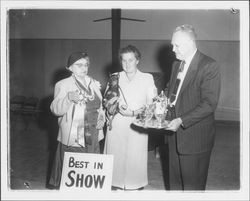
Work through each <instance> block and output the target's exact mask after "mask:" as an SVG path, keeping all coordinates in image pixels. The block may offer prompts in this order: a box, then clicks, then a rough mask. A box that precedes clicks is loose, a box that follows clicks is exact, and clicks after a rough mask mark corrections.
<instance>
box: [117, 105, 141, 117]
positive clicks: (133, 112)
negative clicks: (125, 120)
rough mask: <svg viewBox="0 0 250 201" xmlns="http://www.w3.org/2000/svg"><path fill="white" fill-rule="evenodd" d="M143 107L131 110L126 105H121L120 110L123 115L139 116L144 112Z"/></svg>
mask: <svg viewBox="0 0 250 201" xmlns="http://www.w3.org/2000/svg"><path fill="white" fill-rule="evenodd" d="M143 109H144V108H143V107H142V108H140V109H138V110H131V109H129V108H127V107H125V106H124V105H119V112H120V113H121V115H123V116H126V117H134V116H137V115H138V114H140V113H142V111H143Z"/></svg>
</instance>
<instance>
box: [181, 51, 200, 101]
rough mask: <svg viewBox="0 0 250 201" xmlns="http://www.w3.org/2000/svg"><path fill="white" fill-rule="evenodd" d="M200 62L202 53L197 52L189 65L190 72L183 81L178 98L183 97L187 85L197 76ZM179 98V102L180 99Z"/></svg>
mask: <svg viewBox="0 0 250 201" xmlns="http://www.w3.org/2000/svg"><path fill="white" fill-rule="evenodd" d="M199 61H200V52H199V51H198V50H197V52H196V53H195V55H194V57H193V59H192V61H191V63H190V65H189V68H188V71H187V74H186V76H185V79H184V81H183V84H182V86H181V89H180V92H179V95H178V97H180V96H181V94H182V92H183V91H184V90H185V88H186V87H187V85H188V84H189V82H190V81H191V80H192V79H194V77H195V75H196V71H197V69H198V62H199ZM178 97H177V102H178V99H179V98H178Z"/></svg>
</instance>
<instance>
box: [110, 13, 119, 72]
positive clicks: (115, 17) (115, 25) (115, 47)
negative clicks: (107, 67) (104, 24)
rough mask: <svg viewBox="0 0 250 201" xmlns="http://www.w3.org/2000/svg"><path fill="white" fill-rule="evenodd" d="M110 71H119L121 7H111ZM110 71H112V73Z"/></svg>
mask: <svg viewBox="0 0 250 201" xmlns="http://www.w3.org/2000/svg"><path fill="white" fill-rule="evenodd" d="M111 12H112V17H111V19H112V71H113V72H117V71H120V70H121V69H120V62H119V49H120V40H121V9H112V10H111ZM113 72H112V73H113Z"/></svg>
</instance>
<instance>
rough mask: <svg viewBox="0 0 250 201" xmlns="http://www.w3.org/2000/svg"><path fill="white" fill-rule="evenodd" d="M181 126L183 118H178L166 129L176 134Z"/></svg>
mask: <svg viewBox="0 0 250 201" xmlns="http://www.w3.org/2000/svg"><path fill="white" fill-rule="evenodd" d="M181 124H182V120H181V118H176V119H173V120H172V121H171V122H170V123H169V124H168V126H167V127H166V128H165V129H166V130H170V131H174V132H176V131H177V130H178V128H179V127H180V126H181Z"/></svg>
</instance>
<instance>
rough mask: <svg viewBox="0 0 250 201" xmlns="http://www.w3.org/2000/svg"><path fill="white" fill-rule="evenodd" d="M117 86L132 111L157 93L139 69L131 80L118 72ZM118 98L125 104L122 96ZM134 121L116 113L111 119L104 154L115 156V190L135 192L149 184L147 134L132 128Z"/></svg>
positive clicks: (152, 81) (152, 82)
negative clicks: (117, 188)
mask: <svg viewBox="0 0 250 201" xmlns="http://www.w3.org/2000/svg"><path fill="white" fill-rule="evenodd" d="M119 85H120V87H121V90H122V92H123V94H124V97H125V98H126V101H127V104H128V108H130V109H131V110H137V109H139V108H141V107H143V106H144V105H145V104H147V103H151V102H152V99H153V98H154V97H155V96H156V93H157V89H156V87H155V84H154V80H153V76H152V75H151V74H149V73H142V72H141V71H139V70H137V72H136V75H135V77H134V78H133V80H131V81H129V80H128V78H127V76H126V74H125V72H121V73H120V78H119ZM121 99H122V101H123V103H122V104H125V101H124V100H123V98H122V95H121ZM134 120H135V117H125V116H122V115H121V114H120V113H118V114H117V115H116V116H115V117H114V120H113V127H112V130H107V135H106V140H105V147H104V153H105V154H112V155H114V166H113V179H112V185H113V186H115V187H119V188H125V189H137V188H141V187H143V186H146V185H147V184H148V175H147V153H148V135H147V134H146V133H139V132H138V131H136V130H135V129H133V128H132V127H131V124H132V122H133V121H134Z"/></svg>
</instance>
